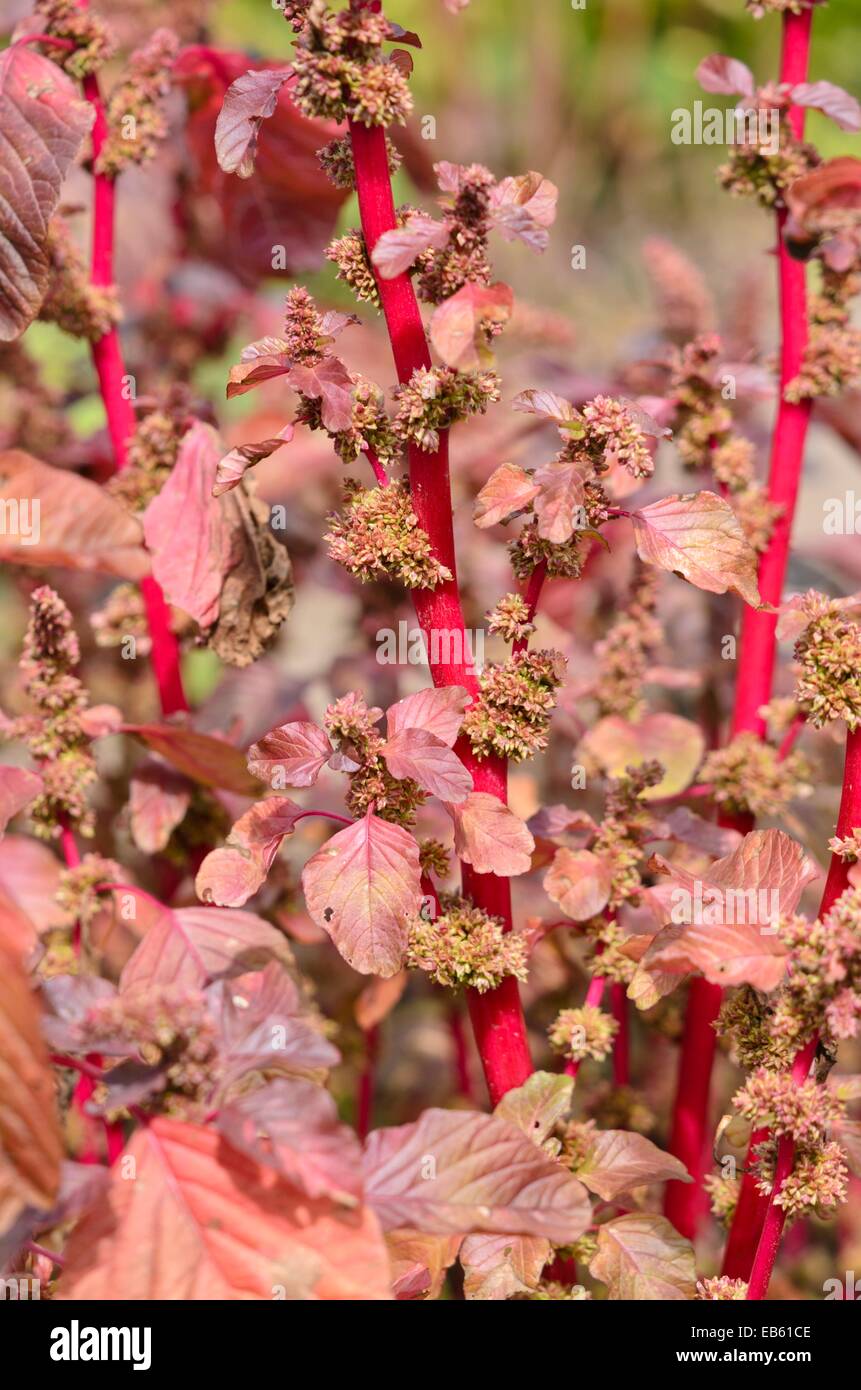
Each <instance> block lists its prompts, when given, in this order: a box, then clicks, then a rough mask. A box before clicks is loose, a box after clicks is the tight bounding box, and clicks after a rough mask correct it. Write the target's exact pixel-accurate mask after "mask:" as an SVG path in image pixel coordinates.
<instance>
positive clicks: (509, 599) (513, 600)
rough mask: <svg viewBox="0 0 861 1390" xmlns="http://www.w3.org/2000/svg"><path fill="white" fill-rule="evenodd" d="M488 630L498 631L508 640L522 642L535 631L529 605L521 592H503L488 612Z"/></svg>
mask: <svg viewBox="0 0 861 1390" xmlns="http://www.w3.org/2000/svg"><path fill="white" fill-rule="evenodd" d="M487 630H488V632H492V633H498V634H499V636H500V637H504V638H505V641H506V642H522V641H525V639H526V638H527V637H530V636H531V634H532V633H533V632H534V631H535V624H534V623H533V622H531V621H530V619H529V607H528V605H527V603H526V600H525V599H524V598H523V596H522V595H521V594H503V596H502V598H501V599H500V600H499V602H498V603H497V605H496V607H495V608H492V609H491V610H490V612H489V613H488V614H487Z"/></svg>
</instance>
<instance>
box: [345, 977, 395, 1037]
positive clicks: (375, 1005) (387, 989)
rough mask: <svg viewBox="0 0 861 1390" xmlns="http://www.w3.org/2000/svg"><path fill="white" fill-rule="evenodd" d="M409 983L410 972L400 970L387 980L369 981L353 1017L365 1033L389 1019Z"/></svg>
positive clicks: (356, 1003)
mask: <svg viewBox="0 0 861 1390" xmlns="http://www.w3.org/2000/svg"><path fill="white" fill-rule="evenodd" d="M408 982H409V971H407V970H399V971H398V973H397V975H390V976H389V978H388V979H387V980H380V979H377V978H376V976H375V977H374V978H373V979H372V980H369V981H368V983H367V984H366V985H365V987H364V989H363V990H362V992H361V994H360V995H359V997H358V998H357V1000H356V1002H355V1004H354V1005H353V1015H354V1017H355V1020H356V1022H357V1023H358V1025H359V1027H360V1028H361V1030H362V1032H363V1033H368V1032H370V1030H371V1029H372V1028H376V1026H377V1024H378V1023H382V1021H383V1019H384V1018H388V1016H389V1014H390V1013H391V1011H392V1009H393V1008H394V1007H395V1005H396V1004H397V1002H398V1000H399V999H400V998H401V995H402V994H403V992H404V990H405V989H406V987H407V984H408Z"/></svg>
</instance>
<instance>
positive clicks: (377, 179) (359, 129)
mask: <svg viewBox="0 0 861 1390" xmlns="http://www.w3.org/2000/svg"><path fill="white" fill-rule="evenodd" d="M371 8H374V9H378V8H379V6H378V5H377V4H376V3H372V4H371ZM350 139H351V143H352V150H353V162H354V165H355V170H356V190H357V193H358V199H359V213H360V217H361V223H362V233H363V235H364V238H365V244H366V246H367V248H368V252H369V253H370V252H371V251H372V250H373V248H374V246H375V245H376V243H377V241H378V240H379V238H380V237H381V236H382V234H383V233H384V232H387V231H391V230H393V229H394V228H395V226H396V219H395V206H394V199H393V197H392V187H391V180H390V178H389V169H388V155H387V152H386V137H385V131H384V130H383V128H382V127H380V126H373V127H369V126H365V125H361V124H357V123H355V122H351V124H350ZM377 285H378V288H379V294H380V302H381V305H382V309H383V314H384V316H385V320H386V327H387V329H388V333H389V338H390V341H391V347H392V355H393V357H394V361H395V369H396V371H397V375H398V380H399V381H400V382H402V383H403V382H406V381H408V380H409V378H410V377H411V376H412V373H413V372H414V371H415V370H417V369H418V368H422V367H425V368H427V367H430V366H431V365H432V364H431V357H430V352H429V350H428V344H427V338H426V336H425V330H424V324H423V323H422V317H421V313H420V311H419V306H418V301H417V299H416V296H415V292H414V290H413V286H412V282H411V280H410V277H409V276H408V275H407V274H402V275H397V276H395V277H394V278H393V279H391V280H384V279H383V278H382V276H380V275H377ZM409 467H410V494H411V500H412V505H413V508H414V510H415V513H416V516H417V517H418V520H419V524H420V526H421V527H422V528H423V529H424V530H425V531H426V532H427V534H428V536H429V537H430V539H431V544H432V546H433V552H434V555H435V556H436V558H437V559H438V560H439V561H440V562H441V563H442V564H443V565H445V566H446V567H447V568H448V569H449V570H450V571H451V575H452V578H451V579H449V580H446V581H444V582H443V583H442V584H440V585H439V586H438V587H437V588H436V589H433V590H431V589H417V590H414V591H413V601H414V604H415V610H416V617H417V618H418V622H419V625H420V627H421V629H422V632H423V633H424V635H425V640H426V643H427V650H428V653H429V655H430V656H431V657H433V656H434V654H436V656H437V659H436V660H431V677H432V679H433V682H434V684H435V685H437V686H447V685H462V686H464V687H465V688H466V689H467V690H468V691H469V693H470V694H471V695H472V696H473V697H475V696H476V695H477V694H478V681H477V678H476V674H475V670H474V667H473V664H472V660H471V655H470V651H469V646H468V639H467V636H466V627H465V623H464V617H463V610H462V607H461V602H460V592H459V589H458V585H457V563H456V558H455V548H454V530H453V526H452V503H451V484H450V479H449V464H448V432H447V431H445V430H442V431H440V440H439V447H438V448H437V450H436V451H435V452H429V451H426V450H424V449H419V448H418V447H417V446H415V445H412V446H410V449H409ZM440 632H445V633H451V634H456V635H457V636H458V637H459V640H460V652H459V653H458V652H457V650H456V647H457V643H456V642H452V641H449V642H447V643H445V644H441V643H439V641H437V642H434V641H433V640H432V638H433V635H434V634H435V633H436V634H439V633H440ZM442 645H444V646H445V647H446V648H447V651H446V659H445V660H443V659H440V657H439V648H440V646H442ZM458 658H459V659H458ZM457 752H458V754H459V756H460V758H461V761H462V762H463V763H464V766H465V767H466V768H467V769H468V771H469V772H471V773H472V778H473V785H474V787H475V790H476V791H483V792H489V793H490V794H491V795H493V796H496V797H498V798H499V799H500V800H501V801H502V802H506V801H507V765H506V762H505V760H504V759H502V758H488V759H486V760H484V761H481V762H480V761H479V760H478V759H477V758H476V757H475V755H474V754H473V752H472V749H471V747H470V746H469V743H468V742H467V741H466V740H465V739H461V740H459V741H458V745H457ZM463 891H464V893H465V894H466V895H467V896H468V897H470V898H472V900H473V902H474V903H475V905H476V906H477V907H480V908H482V909H483V910H484V911H485V912H488V913H490V914H491V915H493V916H497V917H500V918H501V919H502V921H503V923H504V924H505V927H506V929H507V930H510V929H511V926H512V918H511V890H510V885H509V882H508V880H507V879H502V878H496V877H495V876H494V875H492V874H477V873H475V872H474V871H473V870H472V869H471V868H470V866H469V865H466V864H465V865H464V866H463ZM469 1012H470V1018H471V1020H472V1025H473V1029H474V1031H475V1037H476V1042H477V1044H478V1049H479V1053H480V1055H481V1061H482V1066H483V1068H484V1074H485V1077H486V1079H487V1085H488V1090H489V1092H490V1098H491V1101H492V1103H493V1104H494V1105H495V1104H496V1103H497V1101H498V1100H500V1099H501V1097H502V1096H503V1095H504V1094H505V1092H506V1091H508V1090H510V1089H511V1088H512V1087H514V1086H519V1085H521V1084H522V1083H523V1082H524V1081H525V1080H526V1078H527V1077H528V1076H529V1075H530V1073H531V1071H532V1063H531V1059H530V1056H529V1045H528V1042H527V1038H526V1026H525V1023H524V1019H523V1009H522V1007H521V1003H520V994H519V991H518V988H517V982H516V981H515V980H513V979H507V980H504V981H503V983H502V984H501V985H500V986H499V987H498V988H497V989H494V990H490V991H488V993H487V994H481V995H479V994H477V993H475V992H474V991H470V994H469Z"/></svg>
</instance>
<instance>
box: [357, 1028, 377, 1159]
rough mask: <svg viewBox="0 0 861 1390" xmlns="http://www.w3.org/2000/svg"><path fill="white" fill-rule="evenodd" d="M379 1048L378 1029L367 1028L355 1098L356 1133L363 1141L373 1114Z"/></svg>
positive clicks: (366, 1135)
mask: <svg viewBox="0 0 861 1390" xmlns="http://www.w3.org/2000/svg"><path fill="white" fill-rule="evenodd" d="M379 1050H380V1030H379V1028H378V1027H377V1026H375V1027H373V1028H369V1029H368V1031H367V1033H366V1034H365V1063H364V1066H363V1067H362V1072H361V1075H360V1076H359V1090H358V1096H357V1098H356V1133H357V1134H358V1136H359V1138H360V1139H361V1140H362V1141H363V1142H364V1140H365V1139H367V1137H368V1132H369V1130H370V1128H371V1121H372V1119H373V1115H374V1083H375V1081H376V1072H377V1054H378V1053H379Z"/></svg>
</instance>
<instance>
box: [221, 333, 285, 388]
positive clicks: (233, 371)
mask: <svg viewBox="0 0 861 1390" xmlns="http://www.w3.org/2000/svg"><path fill="white" fill-rule="evenodd" d="M272 341H273V342H275V341H277V340H274V339H273V340H272ZM247 351H248V349H246V352H247ZM292 368H293V364H292V362H291V361H290V359H289V357H288V356H287V354H286V353H285V352H283V351H272V352H260V353H257V352H255V353H253V354H252V355H250V356H248V357H246V355H245V352H243V354H242V361H241V362H238V363H237V364H236V365H235V366H233V367H231V368H230V371H229V373H228V376H227V399H228V400H229V401H230V400H233V398H234V396H244V395H245V393H246V392H247V391H253V390H254V388H255V386H262V385H263V383H264V381H274V380H275V378H276V377H279V376H289V374H290V372H291V371H292Z"/></svg>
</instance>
